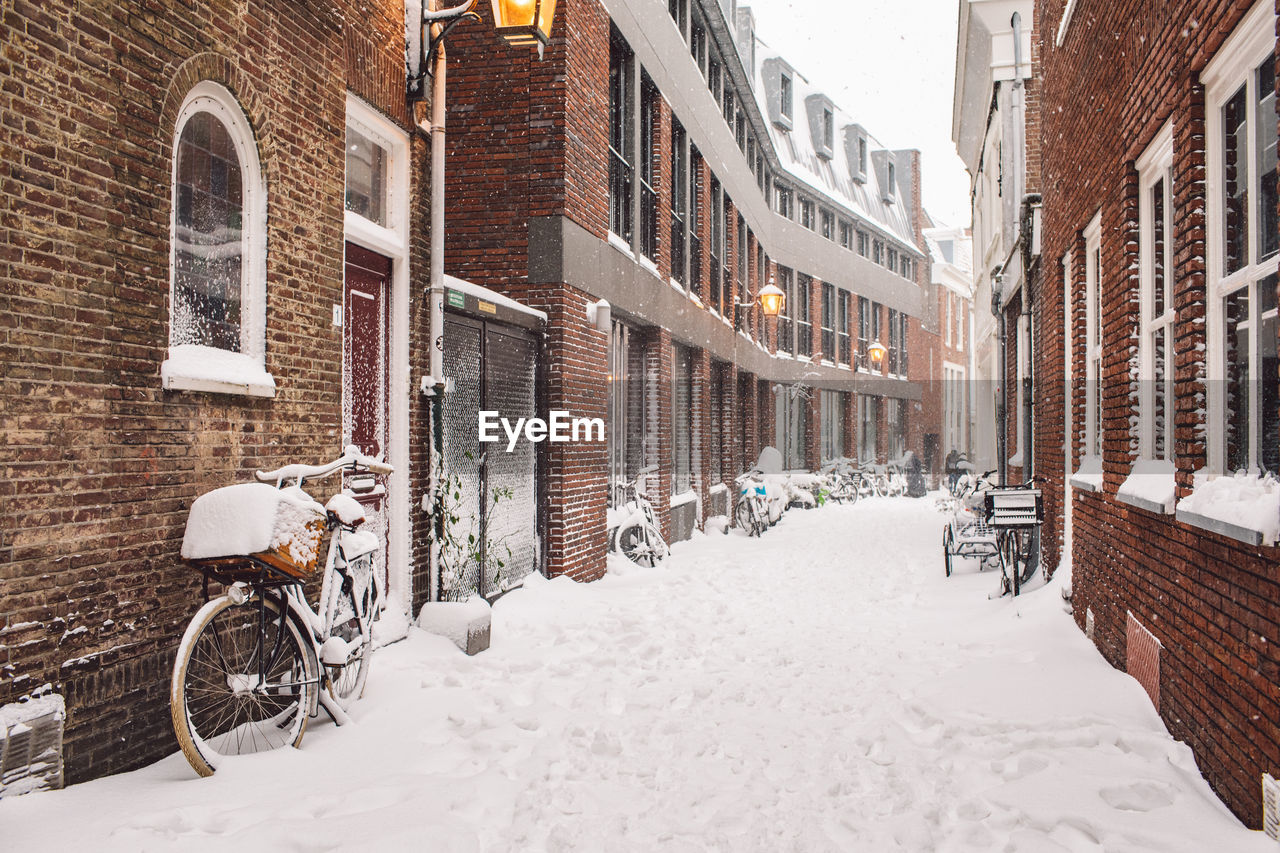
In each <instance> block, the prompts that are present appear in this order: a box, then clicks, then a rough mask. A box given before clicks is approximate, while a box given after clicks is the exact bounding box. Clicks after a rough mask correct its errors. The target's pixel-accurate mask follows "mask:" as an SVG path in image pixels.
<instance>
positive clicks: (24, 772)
mask: <svg viewBox="0 0 1280 853" xmlns="http://www.w3.org/2000/svg"><path fill="white" fill-rule="evenodd" d="M66 716H67V711H66V706H65V704H64V703H63V701H62V697H61V696H59V695H57V694H56V693H51V694H46V695H44V696H39V697H37V698H34V699H29V700H27V701H25V702H14V703H13V704H10V705H5V706H3V707H0V798H3V797H12V796H16V795H18V794H26V793H29V792H31V791H43V790H47V789H51V788H61V787H62V724H63V721H64V720H65V719H66Z"/></svg>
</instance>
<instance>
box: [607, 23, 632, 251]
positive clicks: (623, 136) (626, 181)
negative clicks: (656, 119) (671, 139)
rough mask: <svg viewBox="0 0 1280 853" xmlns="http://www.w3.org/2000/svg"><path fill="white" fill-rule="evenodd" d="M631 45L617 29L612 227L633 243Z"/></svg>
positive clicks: (613, 43)
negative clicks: (629, 45)
mask: <svg viewBox="0 0 1280 853" xmlns="http://www.w3.org/2000/svg"><path fill="white" fill-rule="evenodd" d="M631 65H632V63H631V48H629V47H628V46H627V43H626V42H625V41H624V40H623V38H622V36H621V34H619V33H618V31H617V30H612V31H611V36H610V39H609V230H610V231H612V232H613V233H614V234H616V235H617V236H619V237H621V238H622V239H623V241H624V242H626V244H627V245H631V236H632V235H631V215H632V214H631V207H632V205H631V199H632V196H631V194H632V191H633V190H632V186H633V181H634V170H635V165H634V164H635V150H634V141H633V139H632V121H633V111H634V108H635V107H634V100H633V93H632V85H631V81H632V79H633V78H632V76H631V75H632V70H631Z"/></svg>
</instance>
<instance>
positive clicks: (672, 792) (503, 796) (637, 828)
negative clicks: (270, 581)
mask: <svg viewBox="0 0 1280 853" xmlns="http://www.w3.org/2000/svg"><path fill="white" fill-rule="evenodd" d="M943 523H944V519H943V516H942V515H940V514H939V513H938V512H936V511H935V509H934V507H933V499H932V497H930V498H926V499H921V500H911V499H875V500H869V501H864V502H862V503H860V504H858V505H856V506H853V507H826V508H823V509H819V510H815V511H811V512H803V511H793V512H790V513H788V514H787V515H786V517H785V518H784V519H783V521H782V522H781V524H780V525H779V526H778V527H777V528H775V529H773V530H771V531H769V532H768V533H767V534H766V535H765V536H764V537H763V538H762V539H761V540H753V539H747V538H745V537H743V536H740V535H738V534H736V533H734V534H732V535H729V536H727V537H725V536H720V535H718V534H714V535H711V536H697V537H695V539H694V540H693V541H692V542H688V543H682V544H680V545H677V546H676V548H675V552H674V555H673V557H672V559H671V560H669V561H668V565H667V566H666V567H665V568H663V569H658V570H640V569H637V570H635V571H633V572H631V573H628V574H626V575H624V576H610V577H608V578H606V579H605V580H604V581H602V582H600V583H596V584H592V585H575V584H574V583H572V582H570V581H567V580H557V581H554V582H547V581H543V580H540V579H537V578H534V579H532V581H531V582H530V583H529V584H528V585H527V587H526V588H525V589H524V590H522V591H518V592H516V593H513V594H511V595H509V596H508V597H506V598H505V599H503V600H501V601H500V602H499V603H498V604H497V605H496V607H495V609H494V625H493V647H492V648H491V649H490V650H489V651H488V652H485V653H483V654H481V655H479V656H477V657H475V658H467V657H465V656H464V655H463V654H462V653H461V652H459V651H458V650H457V648H456V647H454V646H453V645H452V644H451V643H449V642H448V641H446V640H443V639H441V638H438V637H433V636H430V635H427V634H425V633H423V632H420V631H417V630H414V631H412V632H411V634H410V637H409V639H408V640H407V641H405V642H401V643H398V644H396V645H393V646H391V647H388V648H386V649H383V650H382V651H380V652H379V653H378V655H377V656H376V658H375V660H374V666H373V670H372V674H371V676H370V679H369V683H368V687H367V690H366V693H365V698H364V700H363V701H362V702H360V703H357V705H356V707H355V709H354V717H355V720H356V722H357V725H354V726H350V727H346V728H342V729H338V728H335V727H334V726H333V725H332V724H331V723H329V722H328V720H327V719H326V718H323V717H321V718H320V719H317V720H313V721H312V728H311V730H310V731H309V732H308V734H307V736H306V738H305V739H304V741H303V744H302V748H301V749H299V750H296V751H295V750H285V751H281V752H278V753H274V754H268V755H264V756H256V757H252V758H246V759H242V760H240V761H238V762H234V763H233V764H232V766H229V767H226V768H224V769H221V770H219V771H218V773H217V775H216V776H214V777H212V778H210V779H199V778H197V777H196V775H195V773H194V772H193V771H192V770H191V769H190V767H189V766H188V765H187V763H186V761H185V759H183V758H182V756H181V755H180V754H175V755H172V756H170V757H169V758H167V759H165V760H163V761H161V762H159V763H157V764H155V765H153V766H151V767H148V768H145V769H143V770H140V771H137V772H134V773H129V774H124V775H121V776H116V777H111V778H106V779H101V780H98V781H95V782H90V783H87V784H83V785H77V786H73V787H72V788H70V789H67V790H65V791H60V792H54V793H47V794H34V795H30V796H24V797H14V798H10V799H6V800H4V801H3V802H0V837H3V839H4V842H3V846H4V848H5V849H7V850H36V849H49V850H72V849H80V850H103V849H110V850H140V849H141V850H165V849H174V850H183V851H190V850H237V851H250V850H282V849H286V850H287V849H294V850H322V849H336V848H341V849H345V850H370V849H379V850H432V851H440V850H449V851H454V850H457V851H471V850H485V851H488V850H522V851H541V850H550V851H559V850H581V851H600V850H657V849H661V850H733V851H739V850H758V851H811V850H812V851H823V850H841V851H875V853H881V851H891V850H905V851H935V850H945V851H970V850H972V851H997V850H1018V851H1058V850H1066V851H1102V850H1106V851H1128V850H1141V851H1148V850H1149V851H1160V853H1172V851H1189V852H1190V851H1196V853H1200V851H1210V850H1212V851H1234V850H1239V851H1248V850H1259V851H1264V850H1265V851H1273V850H1274V849H1275V847H1274V842H1272V841H1269V840H1268V839H1266V838H1265V837H1264V836H1262V835H1261V834H1260V833H1253V832H1249V831H1247V830H1245V829H1244V828H1243V827H1242V826H1241V825H1240V824H1239V823H1238V822H1237V821H1236V820H1235V818H1233V817H1232V816H1231V814H1230V813H1229V812H1227V810H1226V809H1225V808H1224V807H1223V806H1222V805H1221V804H1220V803H1219V802H1218V801H1217V800H1216V798H1214V796H1213V794H1212V792H1211V791H1210V789H1209V787H1208V785H1207V784H1206V783H1205V782H1204V781H1203V780H1202V779H1201V777H1200V775H1199V773H1198V771H1197V770H1196V767H1195V765H1194V762H1193V760H1192V757H1191V753H1190V751H1189V750H1188V749H1186V748H1185V747H1183V746H1182V745H1180V744H1178V743H1175V742H1174V741H1172V740H1171V739H1170V738H1169V736H1168V735H1167V733H1166V732H1165V730H1164V728H1163V726H1162V725H1161V723H1160V720H1159V718H1158V717H1157V715H1156V713H1155V711H1154V710H1153V709H1152V708H1151V705H1150V702H1149V700H1148V699H1147V697H1146V694H1145V693H1144V692H1143V691H1142V689H1141V688H1140V687H1139V686H1138V684H1137V682H1135V681H1134V680H1132V679H1131V678H1129V677H1128V676H1127V675H1125V674H1123V673H1120V672H1117V671H1115V670H1113V669H1112V668H1111V667H1109V666H1108V665H1107V664H1106V663H1105V662H1104V661H1103V659H1102V658H1101V657H1100V656H1099V655H1098V653H1097V652H1096V651H1095V650H1094V649H1093V647H1092V646H1091V644H1090V643H1089V642H1088V641H1087V640H1086V639H1085V638H1084V637H1083V636H1082V635H1081V634H1080V632H1079V631H1078V630H1077V629H1076V627H1075V625H1074V624H1073V623H1072V622H1071V620H1070V618H1069V617H1068V616H1067V615H1066V614H1065V613H1064V610H1063V602H1062V598H1061V595H1060V589H1059V581H1055V582H1054V583H1053V584H1052V585H1050V587H1048V588H1043V587H1041V586H1040V584H1039V582H1038V581H1037V583H1036V584H1035V588H1034V589H1033V590H1032V591H1031V592H1030V593H1028V594H1026V595H1024V596H1023V597H1022V598H1020V599H1018V600H1017V601H1010V600H1009V599H1004V600H988V593H991V592H993V591H994V590H995V589H996V588H997V578H996V577H995V576H994V575H993V574H992V573H991V572H984V573H981V574H979V573H978V572H977V567H976V564H968V563H961V566H960V568H959V570H958V574H957V575H956V576H954V577H952V578H950V579H947V578H945V577H944V575H943V570H942V557H941V547H940V544H939V543H940V536H941V527H942V525H943ZM175 749H176V745H175Z"/></svg>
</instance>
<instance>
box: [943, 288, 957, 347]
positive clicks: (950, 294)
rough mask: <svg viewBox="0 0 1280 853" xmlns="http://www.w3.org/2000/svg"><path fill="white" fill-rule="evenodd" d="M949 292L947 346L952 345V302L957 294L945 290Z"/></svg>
mask: <svg viewBox="0 0 1280 853" xmlns="http://www.w3.org/2000/svg"><path fill="white" fill-rule="evenodd" d="M944 293H946V294H947V346H951V327H952V325H953V324H952V317H953V314H952V307H951V303H952V302H954V301H955V295H954V294H953V293H952V292H951V291H950V290H947V291H944Z"/></svg>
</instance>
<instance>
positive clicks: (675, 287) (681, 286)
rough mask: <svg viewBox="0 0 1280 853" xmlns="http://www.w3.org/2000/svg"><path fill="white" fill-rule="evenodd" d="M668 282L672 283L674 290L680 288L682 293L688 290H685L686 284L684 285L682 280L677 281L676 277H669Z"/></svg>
mask: <svg viewBox="0 0 1280 853" xmlns="http://www.w3.org/2000/svg"><path fill="white" fill-rule="evenodd" d="M667 284H669V285H671V287H672V288H673V289H674V290H678V291H680V292H681V293H685V292H686V291H685V289H684V285H683V284H681V283H680V282H678V281H676V280H675V279H674V278H669V279H667Z"/></svg>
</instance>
